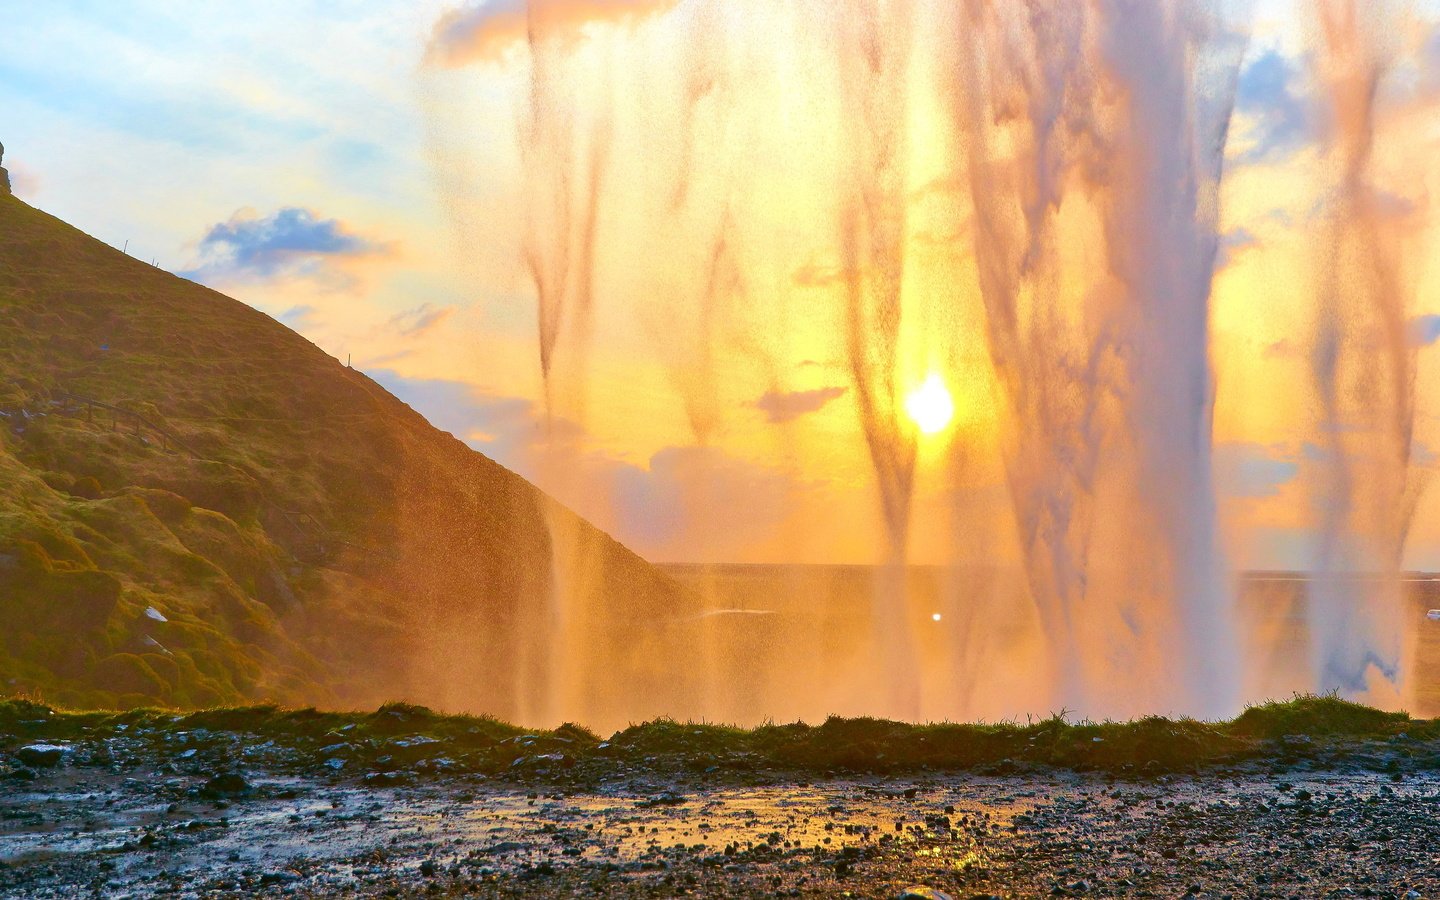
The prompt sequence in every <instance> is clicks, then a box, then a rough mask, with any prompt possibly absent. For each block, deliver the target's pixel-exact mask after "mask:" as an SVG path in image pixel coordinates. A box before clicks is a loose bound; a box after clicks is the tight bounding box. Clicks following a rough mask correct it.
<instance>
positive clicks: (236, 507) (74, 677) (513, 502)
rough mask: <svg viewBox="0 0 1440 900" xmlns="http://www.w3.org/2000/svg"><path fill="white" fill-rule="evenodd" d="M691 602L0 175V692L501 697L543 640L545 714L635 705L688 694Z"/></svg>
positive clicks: (375, 397)
mask: <svg viewBox="0 0 1440 900" xmlns="http://www.w3.org/2000/svg"><path fill="white" fill-rule="evenodd" d="M547 520H548V522H549V524H550V525H551V526H552V527H550V528H547ZM552 533H554V534H558V535H562V536H563V539H562V540H561V541H560V542H559V543H558V544H556V543H554V542H552V539H551V534H552ZM556 546H563V547H564V548H566V549H565V551H564V552H563V553H552V550H553V549H554V548H555V547H556ZM553 557H559V558H553ZM575 566H581V567H583V571H581V572H580V573H579V574H576V573H574V572H573V571H572V570H573V568H574V567H575ZM556 571H559V572H561V573H566V572H571V574H570V575H569V576H567V577H568V579H569V580H570V581H571V582H574V581H576V580H577V579H578V580H579V581H581V582H583V583H584V584H587V585H590V587H589V588H588V589H587V590H584V591H582V592H581V593H582V594H583V595H584V598H585V600H586V603H585V604H584V608H585V612H584V613H583V614H582V615H581V617H580V619H579V620H577V621H575V622H574V623H573V626H574V628H575V629H576V630H577V631H578V633H582V634H585V635H587V639H586V640H585V641H584V643H583V646H571V647H568V648H564V647H563V646H561V645H558V644H556V643H555V641H553V640H551V639H550V638H549V637H548V636H551V635H554V634H555V633H556V631H555V627H554V626H553V622H550V621H549V619H548V618H547V616H548V615H549V614H548V613H547V610H548V609H549V608H550V605H549V594H550V590H549V589H550V585H551V579H552V578H553V577H556V576H555V575H553V574H552V573H554V572H556ZM582 576H583V577H582ZM686 602H687V600H686V595H685V594H684V593H683V592H682V591H680V590H679V589H678V588H677V587H676V586H675V585H674V584H673V583H672V582H671V581H669V580H668V579H666V578H665V577H664V576H662V575H660V574H658V573H657V572H656V571H655V570H654V569H652V568H651V567H650V566H648V565H647V564H646V563H645V562H644V561H642V560H641V559H639V558H638V557H636V556H635V555H634V554H632V553H630V552H629V551H628V550H626V549H625V548H624V547H622V546H620V545H619V544H618V543H616V542H614V541H613V540H611V539H610V538H608V537H606V536H605V535H604V534H602V533H601V532H599V531H598V530H596V529H594V528H592V527H591V526H589V525H588V524H586V523H584V522H582V521H580V520H579V519H578V518H576V517H575V516H574V515H573V514H571V513H569V512H568V511H566V510H564V509H562V508H560V507H559V506H558V505H557V504H555V503H554V502H553V501H552V500H550V499H549V498H547V497H546V496H545V495H544V494H543V493H541V492H540V491H539V490H537V489H536V488H535V487H534V486H532V485H531V484H529V483H528V482H526V481H525V480H524V479H522V478H521V477H520V476H518V475H515V474H514V473H512V472H510V471H508V470H506V469H504V468H503V467H501V466H500V465H498V464H496V463H495V462H493V461H491V460H490V459H487V458H486V457H484V456H483V455H481V454H479V453H476V452H475V451H473V450H471V449H470V448H469V447H467V446H465V445H464V444H462V443H461V442H460V441H458V440H456V439H455V438H453V437H451V436H450V435H448V434H444V433H442V432H439V431H437V430H436V429H434V428H433V427H431V426H430V425H429V424H428V423H427V422H426V421H425V420H424V419H423V418H422V417H421V416H420V415H419V414H417V413H416V412H414V411H413V410H412V409H410V408H409V407H408V406H406V405H404V404H403V403H401V402H400V401H399V400H397V399H396V398H395V397H393V396H391V395H390V394H388V393H387V392H386V391H385V390H383V389H382V388H381V387H380V386H379V385H377V384H376V383H375V382H373V381H371V380H370V379H369V378H367V377H366V376H365V375H363V374H362V373H360V372H357V371H354V370H352V369H349V368H347V367H345V366H343V365H341V364H340V363H339V362H337V361H336V360H334V359H333V358H331V357H330V356H328V355H326V354H325V353H324V352H322V351H321V350H320V349H318V348H317V347H315V346H314V345H312V344H311V343H309V342H308V341H306V340H305V339H304V338H302V337H301V336H299V335H298V334H296V333H294V332H292V331H290V330H289V329H287V328H286V327H284V326H283V325H281V324H279V323H278V322H276V321H275V320H273V319H271V318H270V317H269V316H266V315H264V314H263V313H260V312H258V311H256V310H254V309H252V308H251V307H248V306H246V305H244V304H242V303H240V302H238V301H235V300H232V299H230V298H228V297H225V296H223V295H221V294H219V293H216V292H214V291H211V290H209V289H207V288H204V287H201V286H199V285H197V284H194V283H192V282H189V281H186V280H184V279H181V278H178V277H176V276H174V275H171V274H169V273H167V272H164V271H161V270H160V269H156V268H153V267H151V266H149V265H146V264H144V263H142V262H140V261H137V260H135V259H132V258H130V257H128V256H126V255H124V254H123V253H121V252H119V251H117V250H115V249H114V248H111V247H109V246H107V245H105V244H103V243H101V242H99V241H96V240H94V239H92V238H90V237H88V236H86V235H85V234H83V233H81V232H79V231H77V230H75V229H74V228H71V227H70V226H68V225H66V224H65V223H63V222H60V221H59V220H57V219H55V218H53V217H51V216H49V215H46V214H45V213H42V212H40V211H38V210H35V209H33V208H31V207H30V206H28V205H26V204H25V203H23V202H21V201H20V200H18V199H17V198H15V197H13V196H9V195H8V194H4V193H3V192H0V620H3V621H4V622H5V623H6V625H7V627H6V628H5V629H3V631H0V693H12V694H14V693H22V694H31V695H34V696H37V697H39V698H40V699H43V700H45V701H48V702H55V703H60V704H67V705H73V706H85V707H90V706H106V707H129V706H136V705H142V704H162V705H170V706H177V707H194V706H203V705H208V704H216V703H222V702H224V703H229V702H236V701H242V700H259V699H268V700H277V701H282V702H304V703H312V704H319V705H322V706H331V707H333V706H356V705H368V704H374V703H376V702H380V701H384V700H394V699H404V700H409V701H412V702H418V703H424V704H427V705H432V706H436V707H438V708H442V709H446V710H452V711H471V712H486V713H493V714H495V715H499V716H504V717H509V718H512V719H519V720H521V721H524V720H526V719H528V718H534V717H535V716H536V715H537V710H538V709H540V708H541V701H540V699H538V698H539V697H540V696H542V695H544V694H545V691H546V687H545V678H544V673H545V672H546V671H550V670H553V669H554V666H553V665H547V664H546V662H545V659H546V655H547V654H554V653H557V652H560V653H564V654H565V658H564V659H563V660H561V662H562V664H563V666H565V667H568V669H569V671H570V672H572V673H573V677H572V678H571V679H569V681H570V683H571V684H572V685H574V686H575V687H572V688H571V689H570V691H569V693H568V702H567V703H566V705H565V707H564V709H565V710H579V711H583V712H585V713H587V714H589V715H591V716H593V717H594V719H592V720H601V719H607V718H613V717H614V716H616V715H619V714H620V710H621V705H622V704H624V708H625V711H626V712H627V713H628V714H629V715H634V716H642V715H645V714H647V713H650V714H653V713H655V712H659V711H660V710H661V708H663V707H664V706H665V705H666V704H668V703H670V702H673V701H674V700H675V699H676V698H677V697H678V696H680V695H683V694H685V693H686V692H687V691H689V690H690V687H689V686H687V685H686V684H685V683H684V681H683V679H677V678H676V677H675V670H676V668H678V667H676V666H672V665H671V664H670V663H671V661H670V660H668V659H667V658H666V656H665V653H664V648H665V647H667V646H673V645H675V643H676V642H675V641H674V640H673V638H674V636H673V635H667V634H666V633H665V631H666V629H667V628H671V627H674V626H672V625H667V624H666V623H667V622H672V621H673V620H674V617H675V616H676V614H677V613H683V610H682V609H679V608H677V607H681V606H683V605H684V604H685V603H686ZM547 623H548V624H547ZM537 636H539V637H537ZM602 671H603V672H604V673H606V677H604V678H588V677H586V676H587V673H590V672H596V673H598V672H602ZM647 707H648V708H647ZM551 708H552V709H553V708H554V707H553V706H552V707H551Z"/></svg>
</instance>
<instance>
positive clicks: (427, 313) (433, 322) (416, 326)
mask: <svg viewBox="0 0 1440 900" xmlns="http://www.w3.org/2000/svg"><path fill="white" fill-rule="evenodd" d="M454 313H455V307H453V306H435V305H433V304H430V303H422V304H420V305H419V306H417V307H415V308H414V309H407V310H405V311H404V312H401V313H396V314H395V315H393V316H391V317H390V321H389V322H388V323H386V324H387V325H388V326H389V327H391V328H394V329H396V330H397V331H399V332H400V335H401V336H402V337H420V336H421V335H423V334H425V333H426V332H429V331H431V330H433V329H434V328H436V327H437V326H439V325H440V324H441V323H443V322H444V321H445V320H446V319H448V318H450V317H451V316H452V315H454Z"/></svg>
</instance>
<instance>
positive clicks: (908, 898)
mask: <svg viewBox="0 0 1440 900" xmlns="http://www.w3.org/2000/svg"><path fill="white" fill-rule="evenodd" d="M898 900H951V897H950V895H949V894H947V893H945V892H943V891H937V890H935V889H934V888H932V887H928V886H926V885H923V884H912V885H911V886H910V887H907V888H906V889H905V890H903V891H901V892H900V896H899V898H898Z"/></svg>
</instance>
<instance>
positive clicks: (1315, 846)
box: [0, 698, 1440, 900]
mask: <svg viewBox="0 0 1440 900" xmlns="http://www.w3.org/2000/svg"><path fill="white" fill-rule="evenodd" d="M1001 754H1004V755H1003V756H1002V755H1001ZM1057 760H1058V761H1061V762H1057ZM1437 812H1440V734H1437V733H1436V728H1435V723H1432V722H1423V721H1414V720H1409V719H1407V718H1406V717H1404V716H1403V715H1394V714H1385V713H1379V712H1377V711H1374V710H1366V709H1365V708H1363V707H1356V706H1354V705H1353V704H1344V703H1342V702H1341V701H1336V700H1334V699H1333V698H1300V699H1297V700H1296V701H1293V702H1291V703H1288V704H1272V705H1267V706H1266V707H1263V708H1260V709H1258V710H1252V711H1251V712H1248V713H1246V714H1245V715H1244V716H1241V717H1240V718H1238V719H1236V720H1235V721H1234V722H1231V723H1215V724H1204V723H1193V722H1183V721H1182V722H1178V723H1177V722H1166V721H1165V720H1157V719H1151V720H1141V721H1139V722H1136V723H1106V724H1101V725H1088V724H1084V723H1081V724H1075V725H1071V724H1067V723H1065V722H1063V721H1061V720H1059V719H1054V720H1049V721H1046V722H1040V723H1032V724H1029V725H1025V726H1018V725H1017V726H944V727H932V726H908V725H900V724H896V723H883V722H876V721H873V720H832V721H831V722H827V723H825V724H824V725H822V726H816V727H813V728H811V727H808V726H798V725H797V726H780V727H778V728H770V729H756V730H754V731H748V732H747V731H741V730H737V729H720V728H715V727H713V726H697V725H685V724H680V723H674V722H667V721H661V722H655V723H647V724H646V725H643V726H635V727H634V728H632V729H627V730H626V731H624V732H621V733H618V734H617V735H615V736H614V737H612V738H610V739H608V740H600V739H598V738H596V737H595V736H594V735H592V734H590V733H588V732H586V731H584V729H576V728H573V727H568V726H567V727H563V728H560V729H556V730H555V731H547V732H540V733H527V732H524V731H522V730H520V729H517V728H514V727H513V726H507V725H504V724H503V723H497V722H495V721H494V720H486V719H472V718H466V717H453V716H439V715H436V714H434V713H430V712H429V711H426V710H422V709H419V708H417V707H404V706H394V707H386V708H382V709H381V710H379V711H377V712H374V713H363V714H333V713H315V712H314V711H308V710H294V711H287V710H276V709H274V708H269V707H252V708H243V709H237V710H213V711H203V712H198V713H192V714H186V715H173V714H167V713H163V712H159V711H136V712H133V713H119V714H111V713H63V712H58V711H54V710H50V709H48V708H46V707H43V706H39V705H37V704H29V703H24V702H10V703H8V705H7V704H6V703H0V896H3V897H17V898H19V897H55V898H59V897H67V898H68V897H77V896H94V897H153V896H193V897H225V896H233V897H242V896H244V897H249V896H290V897H321V896H324V897H330V896H441V897H457V896H483V897H488V896H525V897H532V896H536V897H546V896H555V897H568V896H577V895H578V896H621V897H673V896H681V895H697V896H735V897H744V896H817V897H836V896H853V897H877V898H879V897H892V898H893V897H902V896H908V897H910V898H913V900H926V898H928V900H936V898H941V897H950V898H957V900H973V898H988V897H1006V898H1011V897H1067V896H1073V897H1171V898H1173V897H1191V898H1199V897H1205V898H1219V897H1233V898H1241V897H1245V898H1249V897H1272V898H1288V897H1295V898H1318V897H1352V896H1358V897H1392V898H1400V897H1404V898H1415V897H1426V896H1432V897H1433V896H1440V815H1437Z"/></svg>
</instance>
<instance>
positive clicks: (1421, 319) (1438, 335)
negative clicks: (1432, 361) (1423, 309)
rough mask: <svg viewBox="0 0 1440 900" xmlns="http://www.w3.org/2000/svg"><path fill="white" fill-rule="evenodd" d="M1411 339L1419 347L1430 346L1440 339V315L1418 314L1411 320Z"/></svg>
mask: <svg viewBox="0 0 1440 900" xmlns="http://www.w3.org/2000/svg"><path fill="white" fill-rule="evenodd" d="M1410 339H1411V340H1412V341H1414V342H1415V345H1416V346H1417V347H1428V346H1430V345H1431V344H1433V343H1435V342H1436V341H1440V316H1437V315H1424V316H1416V317H1415V318H1413V319H1411V320H1410Z"/></svg>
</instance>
